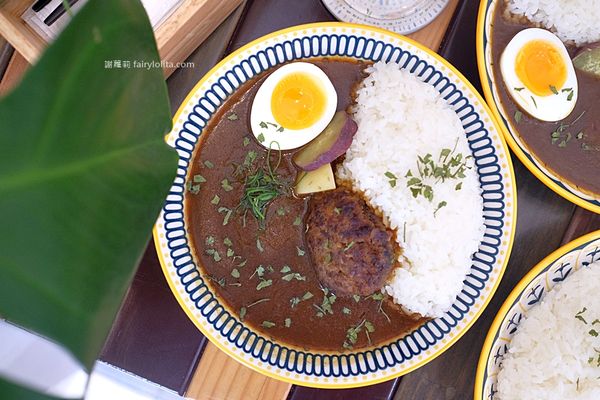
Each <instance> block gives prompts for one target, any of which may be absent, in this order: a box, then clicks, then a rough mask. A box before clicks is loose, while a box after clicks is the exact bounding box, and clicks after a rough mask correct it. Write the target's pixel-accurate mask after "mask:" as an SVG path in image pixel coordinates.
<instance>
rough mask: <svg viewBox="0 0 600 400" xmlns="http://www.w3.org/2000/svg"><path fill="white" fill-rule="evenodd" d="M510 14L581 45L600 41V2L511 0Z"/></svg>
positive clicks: (588, 0)
mask: <svg viewBox="0 0 600 400" xmlns="http://www.w3.org/2000/svg"><path fill="white" fill-rule="evenodd" d="M507 4H508V11H510V12H511V13H512V14H515V15H523V16H525V17H527V19H528V20H530V21H531V22H535V23H538V24H541V25H542V26H543V27H545V28H547V29H550V30H552V31H553V32H555V33H556V35H557V36H558V37H559V38H560V39H561V40H562V41H563V42H568V41H574V42H575V43H576V44H577V45H581V44H584V43H591V42H596V41H598V40H600V29H599V28H598V22H599V21H600V0H560V1H559V0H508V2H507Z"/></svg>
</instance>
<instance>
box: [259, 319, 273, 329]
mask: <svg viewBox="0 0 600 400" xmlns="http://www.w3.org/2000/svg"><path fill="white" fill-rule="evenodd" d="M260 325H261V326H262V327H263V328H273V327H274V326H275V322H271V321H263V322H262V324H260Z"/></svg>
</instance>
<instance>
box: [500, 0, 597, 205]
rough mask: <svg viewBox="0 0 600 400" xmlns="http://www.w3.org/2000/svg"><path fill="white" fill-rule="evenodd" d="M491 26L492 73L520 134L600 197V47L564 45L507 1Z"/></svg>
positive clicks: (556, 170)
mask: <svg viewBox="0 0 600 400" xmlns="http://www.w3.org/2000/svg"><path fill="white" fill-rule="evenodd" d="M491 25H492V28H491V44H492V45H491V57H492V58H491V60H492V66H491V69H492V72H493V75H494V80H495V82H496V88H497V90H498V95H499V100H500V103H501V106H502V107H503V108H504V115H505V116H506V118H508V120H509V121H510V124H511V125H512V127H513V128H514V129H513V132H514V133H515V134H516V135H518V137H519V139H520V140H521V141H522V142H523V144H524V145H525V147H526V148H527V149H528V150H529V151H530V152H531V154H532V155H533V156H534V157H535V158H536V159H537V160H538V161H539V162H540V163H541V164H542V165H543V166H544V167H545V168H546V169H548V170H550V171H551V172H552V173H553V174H555V175H556V176H559V177H561V178H562V179H564V180H565V181H566V182H568V183H569V184H571V185H573V186H575V187H577V188H578V189H579V190H580V191H582V192H583V193H585V194H587V195H590V196H593V197H597V196H599V195H600V174H599V173H598V171H600V101H599V100H600V70H598V69H597V68H596V69H594V67H593V65H596V66H598V65H600V46H599V45H600V43H585V44H579V45H577V44H575V42H574V41H571V40H566V41H564V44H563V41H561V40H560V39H559V38H558V37H556V36H555V35H554V33H553V32H551V31H550V30H547V29H541V28H540V27H539V24H535V23H532V22H530V21H529V20H528V19H527V18H525V17H524V16H517V15H514V14H512V13H511V12H510V10H508V6H507V2H506V1H501V2H499V4H498V5H497V6H496V8H495V10H494V14H493V17H492V20H491ZM536 31H538V32H539V31H543V32H544V33H543V34H542V36H541V37H540V36H539V35H537V34H536ZM529 33H532V34H533V35H529ZM525 36H527V37H526V38H524V37H525ZM519 37H521V40H519ZM548 37H550V39H551V40H548ZM552 38H553V39H552ZM515 39H516V40H515ZM517 42H518V43H517ZM556 42H558V45H556V44H555V43H556ZM515 43H516V44H517V47H518V48H517V49H514V50H513V49H512V47H513V46H512V45H513V44H515ZM561 48H563V49H564V52H563V50H561Z"/></svg>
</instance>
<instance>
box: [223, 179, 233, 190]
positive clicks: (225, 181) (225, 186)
mask: <svg viewBox="0 0 600 400" xmlns="http://www.w3.org/2000/svg"><path fill="white" fill-rule="evenodd" d="M221 187H222V188H223V190H225V191H226V192H231V191H232V190H233V186H231V184H230V183H229V180H228V179H227V178H225V179H223V180H222V181H221Z"/></svg>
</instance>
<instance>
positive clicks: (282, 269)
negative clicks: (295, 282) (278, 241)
mask: <svg viewBox="0 0 600 400" xmlns="http://www.w3.org/2000/svg"><path fill="white" fill-rule="evenodd" d="M291 271H292V269H291V268H290V266H289V265H284V266H283V267H281V270H279V272H281V273H282V274H287V273H288V272H291Z"/></svg>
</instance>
